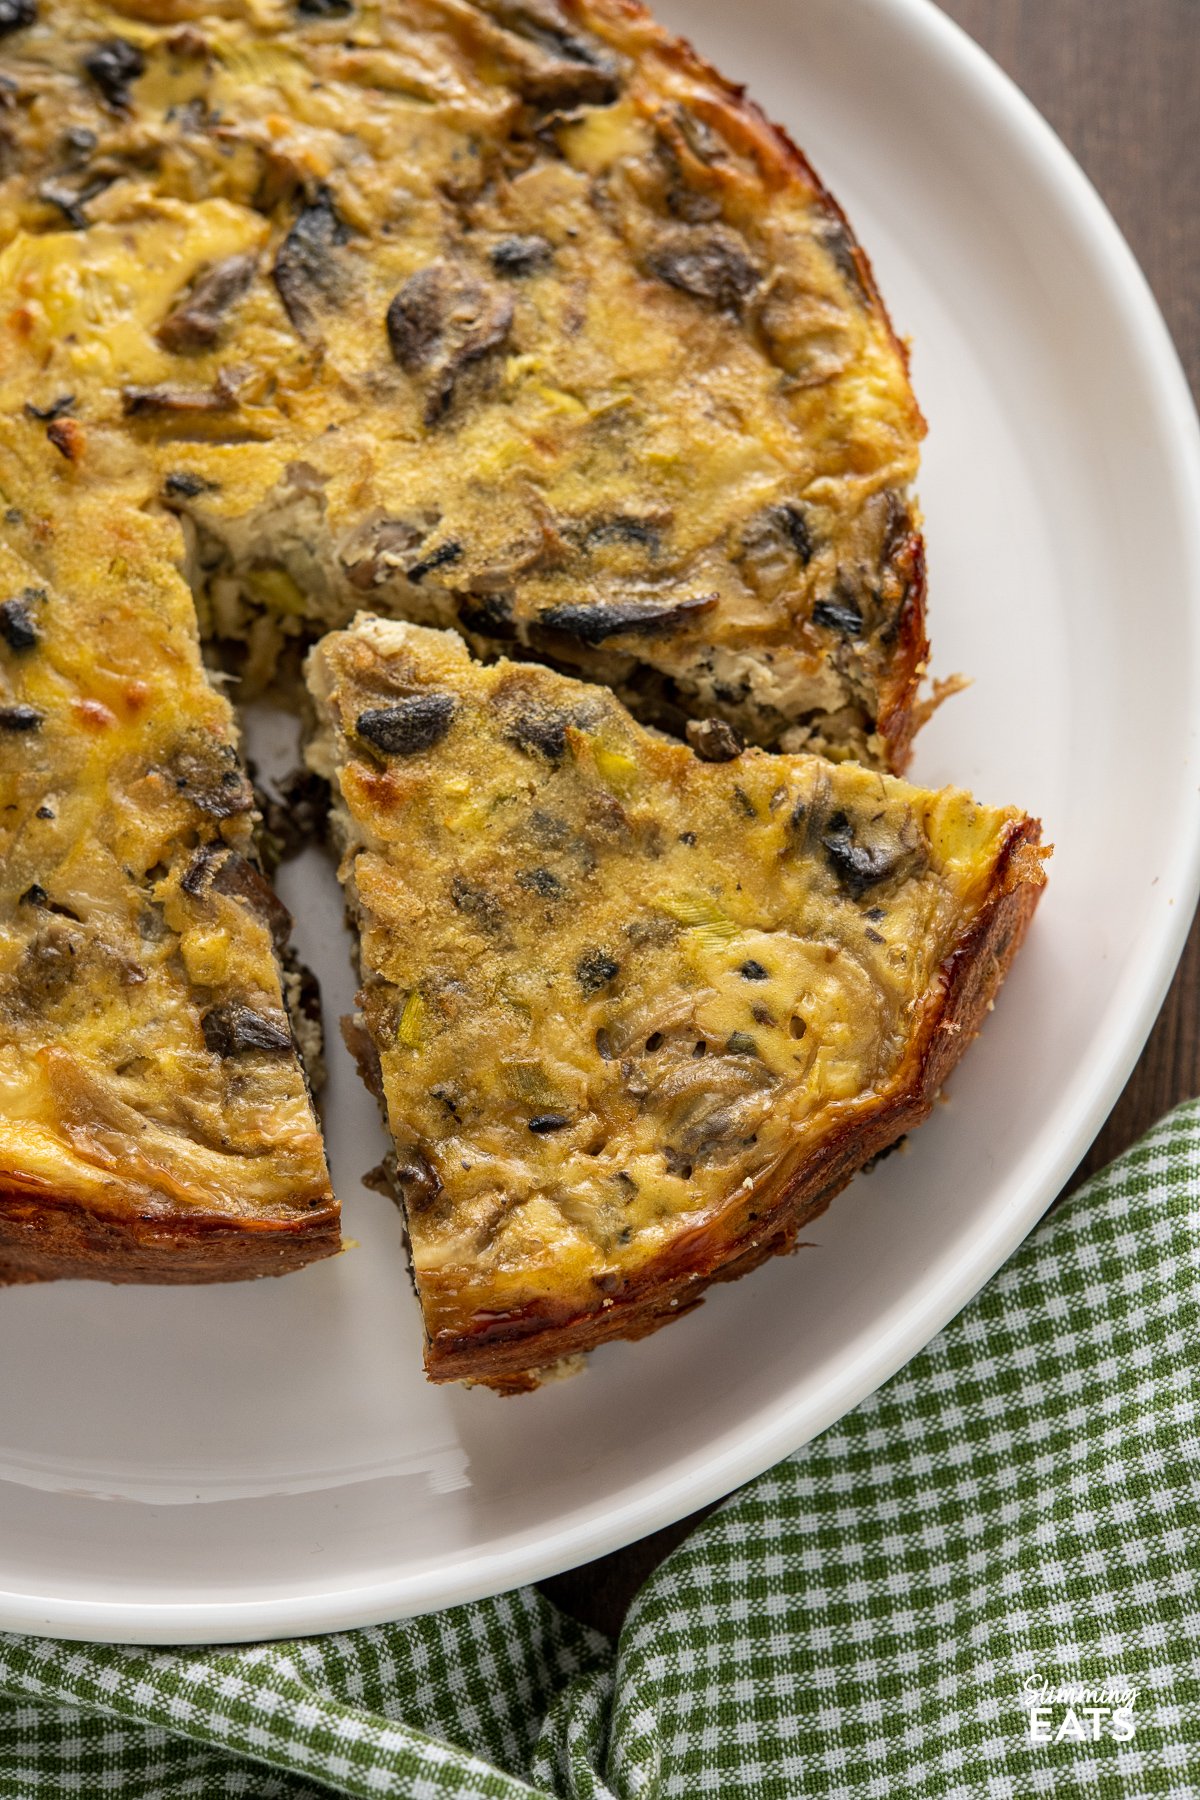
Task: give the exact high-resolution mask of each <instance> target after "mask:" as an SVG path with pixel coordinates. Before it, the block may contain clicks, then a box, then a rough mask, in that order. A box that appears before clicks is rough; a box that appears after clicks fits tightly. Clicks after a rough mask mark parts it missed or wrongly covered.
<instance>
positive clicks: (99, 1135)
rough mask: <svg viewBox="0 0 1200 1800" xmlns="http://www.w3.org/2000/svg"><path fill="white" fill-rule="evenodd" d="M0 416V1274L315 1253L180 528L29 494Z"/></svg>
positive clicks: (265, 932) (183, 1269)
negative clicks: (2, 518) (2, 504)
mask: <svg viewBox="0 0 1200 1800" xmlns="http://www.w3.org/2000/svg"><path fill="white" fill-rule="evenodd" d="M21 429H22V427H21V425H20V424H19V423H18V424H16V425H15V427H14V424H13V421H12V420H11V418H10V419H7V420H4V421H3V422H2V423H0V486H2V487H3V491H4V495H5V501H6V504H7V507H8V513H7V519H6V525H5V532H6V536H7V540H8V541H7V543H5V544H3V545H0V584H2V591H3V593H4V595H5V596H6V597H5V598H4V600H3V602H2V603H0V1281H37V1280H48V1279H51V1278H54V1277H56V1276H98V1277H100V1278H102V1279H104V1280H107V1281H217V1280H230V1279H237V1278H240V1277H243V1276H252V1275H266V1274H280V1273H282V1272H284V1271H285V1270H287V1269H291V1268H296V1267H298V1266H299V1265H300V1264H302V1263H305V1262H308V1261H311V1260H312V1259H313V1258H315V1257H320V1256H326V1255H329V1254H330V1253H331V1252H332V1251H334V1250H336V1249H337V1247H338V1243H339V1235H338V1216H337V1207H336V1205H335V1203H334V1201H333V1198H332V1195H331V1193H330V1188H329V1181H328V1177H327V1174H326V1169H325V1159H324V1152H323V1149H322V1145H321V1139H320V1135H319V1132H318V1129H317V1125H316V1121H315V1119H314V1117H313V1112H312V1107H311V1104H310V1101H309V1096H308V1091H307V1086H306V1082H305V1077H304V1072H303V1070H302V1068H301V1064H300V1060H299V1057H298V1055H297V1052H296V1046H295V1043H294V1041H293V1036H292V1030H291V1026H290V1024H289V1018H288V1014H287V1011H286V1010H285V1006H284V1002H283V994H282V991H281V965H280V961H279V952H280V951H281V949H282V947H283V945H284V944H285V943H286V939H287V935H288V928H289V924H290V921H289V919H288V915H287V912H286V909H285V908H284V907H283V906H282V904H281V903H280V902H279V901H278V900H277V899H276V898H275V896H274V895H273V894H272V892H271V890H270V888H269V887H268V886H267V883H266V882H265V880H264V879H263V876H262V875H261V874H260V873H259V871H258V869H257V867H256V866H255V861H254V846H253V841H252V819H253V806H254V801H253V795H252V791H251V788H250V784H249V782H248V781H247V779H246V776H245V773H244V772H243V770H242V767H241V764H240V762H239V758H238V750H237V739H236V733H235V730H234V726H233V720H232V716H231V713H230V709H229V707H228V704H227V703H226V701H225V700H224V699H222V697H221V696H220V695H219V694H218V693H217V692H216V691H215V690H214V689H213V688H212V686H211V685H210V684H209V682H208V680H207V679H206V677H205V674H204V670H203V668H202V666H201V662H200V652H199V644H198V641H197V637H196V628H195V615H194V612H193V608H192V603H191V596H190V595H189V593H188V590H187V588H186V586H185V584H184V583H183V581H182V579H181V577H180V575H179V572H178V569H177V568H176V567H175V566H174V563H173V561H172V556H171V552H172V550H173V548H174V543H175V530H174V527H173V525H172V522H171V521H170V520H167V519H158V518H155V517H154V516H153V515H151V514H147V513H145V512H142V511H139V510H138V508H137V505H136V493H135V492H132V491H130V490H129V489H128V488H127V487H125V486H123V485H121V484H116V485H112V484H110V485H109V486H108V487H107V488H106V489H105V490H101V489H100V488H99V487H98V486H97V487H93V486H90V485H88V484H80V485H79V486H78V487H77V488H76V489H74V491H71V490H70V489H69V484H67V483H64V484H62V487H65V488H68V493H66V494H64V493H63V492H62V488H60V489H59V491H57V492H46V491H42V490H40V489H39V488H38V485H37V483H36V481H34V480H33V479H32V478H31V473H30V470H29V469H28V467H27V466H26V464H25V462H24V459H23V457H22V455H21V454H19V453H18V452H15V451H14V447H13V438H14V436H19V434H20V432H21Z"/></svg>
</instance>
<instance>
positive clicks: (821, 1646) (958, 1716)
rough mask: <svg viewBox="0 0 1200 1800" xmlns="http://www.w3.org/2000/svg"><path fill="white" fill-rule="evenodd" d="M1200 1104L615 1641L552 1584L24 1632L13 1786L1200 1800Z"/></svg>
mask: <svg viewBox="0 0 1200 1800" xmlns="http://www.w3.org/2000/svg"><path fill="white" fill-rule="evenodd" d="M1198 1343H1200V1103H1195V1104H1192V1105H1188V1106H1185V1107H1182V1108H1181V1109H1180V1110H1178V1111H1177V1112H1175V1113H1173V1114H1172V1115H1171V1116H1170V1117H1169V1118H1167V1119H1166V1120H1164V1121H1163V1123H1162V1124H1161V1125H1160V1126H1159V1127H1158V1128H1157V1129H1156V1130H1155V1131H1154V1132H1152V1133H1151V1134H1150V1136H1149V1137H1147V1138H1146V1139H1145V1140H1144V1141H1143V1142H1142V1143H1141V1144H1139V1145H1138V1146H1137V1147H1136V1148H1135V1149H1133V1150H1131V1151H1130V1152H1129V1153H1128V1154H1127V1155H1125V1156H1123V1157H1122V1158H1121V1159H1120V1161H1119V1162H1117V1163H1115V1164H1114V1165H1113V1166H1112V1167H1111V1168H1110V1169H1108V1170H1107V1171H1106V1172H1105V1173H1104V1174H1102V1175H1100V1176H1098V1177H1097V1178H1096V1179H1094V1180H1093V1181H1091V1182H1089V1183H1088V1184H1087V1186H1086V1187H1084V1188H1082V1189H1081V1190H1080V1191H1079V1192H1078V1193H1077V1194H1076V1195H1075V1196H1074V1197H1073V1198H1072V1199H1071V1200H1070V1201H1069V1202H1068V1203H1066V1204H1064V1205H1063V1206H1061V1207H1059V1208H1058V1209H1057V1210H1056V1211H1055V1212H1054V1213H1053V1214H1051V1215H1050V1217H1048V1218H1047V1219H1046V1220H1044V1221H1043V1223H1042V1225H1041V1226H1040V1227H1039V1229H1038V1230H1037V1231H1036V1232H1035V1233H1034V1234H1033V1236H1032V1237H1031V1238H1030V1239H1029V1240H1028V1241H1027V1242H1026V1243H1025V1245H1024V1246H1023V1247H1022V1249H1021V1250H1020V1251H1019V1252H1018V1253H1017V1255H1016V1256H1015V1257H1014V1258H1013V1259H1012V1261H1011V1262H1010V1263H1009V1264H1008V1265H1007V1266H1006V1268H1005V1269H1004V1270H1003V1271H1002V1273H1001V1274H1000V1275H999V1276H998V1277H997V1278H996V1279H995V1280H994V1281H993V1282H992V1283H991V1285H990V1286H989V1287H988V1288H986V1289H985V1290H984V1292H983V1293H982V1294H981V1295H980V1296H979V1297H978V1298H977V1299H976V1300H975V1301H974V1302H973V1303H972V1304H971V1305H970V1306H969V1307H968V1308H967V1309H966V1311H965V1312H963V1313H962V1314H961V1315H960V1316H959V1317H958V1318H957V1319H956V1320H955V1321H954V1322H953V1324H952V1325H950V1326H949V1327H948V1328H947V1329H946V1330H945V1331H944V1332H943V1333H942V1334H941V1336H940V1337H938V1338H937V1339H935V1341H934V1342H933V1343H932V1344H931V1345H930V1346H929V1347H928V1349H926V1350H925V1351H923V1352H922V1354H921V1355H920V1356H918V1357H916V1358H915V1359H914V1360H913V1361H912V1362H911V1363H910V1364H909V1365H908V1367H907V1368H906V1369H904V1370H903V1371H902V1373H901V1374H900V1375H898V1376H897V1377H896V1378H895V1379H894V1380H892V1381H891V1382H889V1383H888V1384H887V1386H886V1387H884V1388H882V1389H881V1390H880V1391H879V1392H878V1393H876V1394H874V1395H872V1397H871V1398H870V1399H869V1400H867V1401H865V1402H864V1403H863V1404H862V1405H861V1406H860V1407H859V1408H858V1409H857V1410H856V1411H855V1412H853V1413H851V1414H850V1415H849V1417H847V1418H846V1419H844V1420H843V1421H842V1422H841V1424H840V1425H838V1426H837V1427H836V1428H835V1429H834V1430H832V1431H829V1432H826V1434H825V1435H824V1437H822V1438H820V1439H819V1440H818V1441H817V1442H816V1443H814V1444H810V1445H809V1446H808V1447H807V1448H806V1449H804V1450H802V1451H800V1452H799V1453H798V1454H797V1455H796V1456H794V1457H791V1458H790V1459H789V1460H788V1461H787V1462H784V1463H782V1464H780V1465H779V1467H778V1468H776V1469H773V1470H772V1471H771V1472H770V1473H769V1474H767V1475H765V1476H763V1477H762V1478H761V1479H760V1480H758V1481H755V1482H752V1483H751V1484H750V1485H749V1486H748V1487H746V1488H744V1489H743V1490H742V1491H741V1492H740V1493H738V1494H736V1495H734V1497H733V1498H732V1499H731V1500H730V1501H728V1502H727V1504H726V1505H725V1506H724V1507H723V1508H722V1509H721V1510H720V1511H719V1512H718V1513H716V1514H714V1515H713V1516H712V1517H711V1518H710V1519H709V1520H708V1521H707V1522H706V1523H705V1524H704V1525H703V1526H701V1528H700V1529H699V1530H698V1531H696V1532H695V1533H694V1535H693V1536H692V1537H691V1538H690V1539H689V1540H688V1541H687V1542H686V1543H685V1544H684V1545H683V1546H682V1547H681V1548H680V1549H679V1550H678V1551H677V1552H676V1553H675V1554H674V1555H673V1556H672V1557H670V1558H669V1560H668V1561H667V1562H666V1563H665V1564H664V1565H663V1566H662V1567H661V1569H659V1571H658V1572H657V1573H656V1575H655V1576H654V1578H653V1579H652V1580H651V1581H650V1583H649V1584H648V1585H647V1587H646V1588H645V1589H644V1590H643V1591H642V1593H641V1594H640V1596H639V1597H638V1599H637V1600H636V1601H635V1603H634V1606H633V1608H632V1611H631V1613H630V1615H629V1619H628V1621H627V1624H626V1626H625V1629H624V1631H623V1633H622V1635H621V1638H620V1641H619V1642H618V1643H617V1644H616V1645H612V1644H610V1643H608V1642H607V1640H605V1639H603V1638H601V1637H599V1636H597V1635H596V1634H595V1633H593V1632H591V1631H588V1630H586V1629H584V1628H583V1627H582V1626H580V1625H577V1624H575V1623H574V1622H573V1621H571V1620H570V1619H568V1618H566V1617H564V1616H563V1615H562V1614H560V1613H558V1612H556V1611H555V1609H554V1608H553V1607H552V1606H551V1605H550V1604H549V1603H548V1602H547V1601H546V1600H545V1599H543V1598H542V1596H541V1595H540V1594H538V1593H537V1592H536V1591H535V1590H533V1589H531V1588H525V1589H522V1590H520V1591H518V1592H516V1593H511V1594H506V1595H503V1596H502V1597H501V1598H499V1599H495V1600H489V1601H484V1602H481V1603H480V1604H478V1605H475V1606H463V1607H456V1608H454V1609H453V1610H452V1611H449V1612H443V1613H437V1614H432V1615H430V1616H428V1617H426V1618H422V1619H415V1620H408V1621H404V1622H402V1623H400V1624H396V1625H388V1626H382V1627H379V1628H377V1629H375V1630H368V1631H357V1632H347V1633H341V1634H338V1635H334V1636H330V1637H325V1638H319V1639H306V1640H298V1641H293V1642H287V1643H279V1644H266V1645H258V1646H254V1647H251V1648H231V1649H217V1650H185V1651H176V1650H143V1649H136V1648H128V1647H113V1646H92V1645H75V1644H64V1643H57V1642H53V1641H47V1640H41V1639H37V1638H31V1637H12V1636H9V1637H3V1636H0V1794H4V1795H19V1796H25V1795H39V1796H40V1795H55V1796H57V1795H73V1794H78V1795H83V1796H86V1797H89V1800H90V1796H93V1795H105V1794H115V1795H120V1796H122V1797H123V1800H213V1797H217V1796H233V1795H238V1796H241V1795H252V1796H261V1797H264V1800H265V1797H266V1796H272V1797H273V1796H279V1797H280V1800H283V1797H285V1796H286V1797H287V1800H298V1797H301V1796H303V1797H304V1800H320V1797H322V1796H327V1795H328V1794H330V1793H331V1792H332V1793H335V1794H353V1795H363V1796H379V1795H401V1796H405V1797H410V1800H441V1797H442V1796H461V1797H462V1800H518V1797H528V1796H543V1797H544V1796H550V1797H555V1800H635V1797H636V1800H673V1797H675V1796H679V1797H681V1800H683V1797H686V1800H692V1797H693V1796H702V1795H706V1794H713V1795H717V1796H720V1797H721V1800H725V1797H726V1796H732V1797H734V1800H749V1797H750V1796H754V1797H755V1800H792V1797H793V1796H808V1795H819V1796H828V1797H830V1800H833V1797H834V1796H836V1797H837V1800H893V1797H894V1796H901V1797H904V1800H907V1797H909V1796H915V1797H924V1796H929V1797H931V1800H1024V1797H1025V1796H1039V1795H1046V1796H1049V1797H1050V1800H1058V1797H1059V1796H1062V1795H1087V1796H1099V1797H1101V1800H1105V1797H1108V1796H1112V1797H1113V1800H1117V1797H1119V1800H1130V1797H1134V1800H1136V1797H1137V1796H1142V1795H1146V1796H1149V1795H1155V1796H1176V1797H1177V1800H1192V1797H1193V1796H1196V1795H1197V1794H1200V1596H1198V1592H1197V1588H1198V1581H1200V1454H1198V1435H1197V1374H1196V1365H1197V1360H1198V1357H1197V1346H1198Z"/></svg>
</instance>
